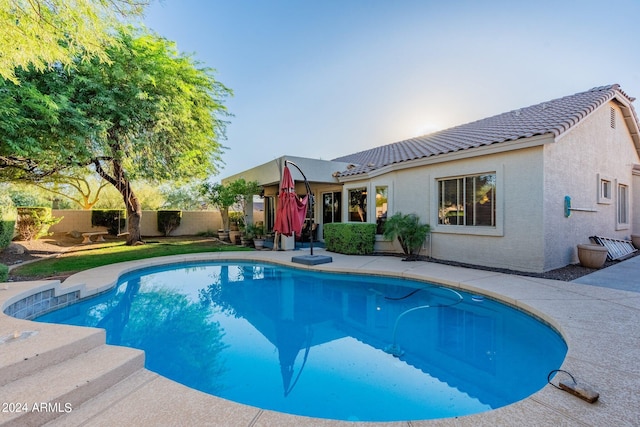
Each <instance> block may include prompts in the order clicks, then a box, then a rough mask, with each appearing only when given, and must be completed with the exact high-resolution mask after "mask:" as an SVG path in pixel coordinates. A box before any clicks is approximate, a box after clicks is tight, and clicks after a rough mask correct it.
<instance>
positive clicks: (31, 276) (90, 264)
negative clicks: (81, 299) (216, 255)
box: [10, 239, 251, 280]
mask: <svg viewBox="0 0 640 427" xmlns="http://www.w3.org/2000/svg"><path fill="white" fill-rule="evenodd" d="M247 250H251V249H249V248H243V247H239V246H234V245H225V244H222V243H219V242H216V241H212V240H188V239H184V240H182V239H172V240H166V241H159V242H157V243H147V244H146V245H140V246H126V245H125V244H124V243H123V242H112V243H105V244H104V245H101V246H100V247H99V248H95V249H82V250H77V251H71V252H67V253H65V254H63V255H60V256H58V257H56V258H49V259H45V260H42V261H38V262H34V263H31V264H26V265H24V266H21V267H18V268H16V269H14V270H12V271H11V273H10V277H12V278H18V279H19V280H37V279H42V278H46V277H54V276H68V275H70V274H73V273H77V272H79V271H82V270H87V269H89V268H94V267H100V266H103V265H108V264H114V263H117V262H124V261H132V260H138V259H144V258H153V257H158V256H166V255H181V254H192V253H197V252H223V251H247Z"/></svg>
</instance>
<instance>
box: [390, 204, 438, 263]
mask: <svg viewBox="0 0 640 427" xmlns="http://www.w3.org/2000/svg"><path fill="white" fill-rule="evenodd" d="M430 230H431V226H430V225H429V224H423V223H421V222H420V218H419V217H418V215H416V214H406V215H404V214H403V213H402V212H397V213H395V214H394V215H393V216H391V217H390V218H388V219H387V221H386V222H385V224H384V234H383V235H384V238H385V239H388V240H393V239H395V238H397V239H398V242H399V243H400V246H401V247H402V251H403V252H404V254H405V255H406V256H407V257H406V258H405V260H406V261H414V260H417V259H418V252H420V247H421V246H422V243H423V242H424V240H425V238H426V237H427V234H428V233H429V231H430Z"/></svg>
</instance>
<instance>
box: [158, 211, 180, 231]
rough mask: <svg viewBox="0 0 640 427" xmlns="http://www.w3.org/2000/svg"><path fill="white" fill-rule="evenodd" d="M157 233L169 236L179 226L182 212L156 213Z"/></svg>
mask: <svg viewBox="0 0 640 427" xmlns="http://www.w3.org/2000/svg"><path fill="white" fill-rule="evenodd" d="M157 218H158V231H160V232H161V233H163V234H164V236H165V237H167V236H169V235H170V234H171V232H172V231H173V230H175V229H176V228H178V227H179V226H180V221H181V220H182V211H158V216H157Z"/></svg>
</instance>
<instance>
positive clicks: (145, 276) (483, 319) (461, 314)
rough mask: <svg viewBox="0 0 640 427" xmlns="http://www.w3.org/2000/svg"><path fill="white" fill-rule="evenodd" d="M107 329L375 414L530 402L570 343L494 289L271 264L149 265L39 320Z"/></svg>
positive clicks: (254, 398)
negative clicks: (491, 294) (492, 294)
mask: <svg viewBox="0 0 640 427" xmlns="http://www.w3.org/2000/svg"><path fill="white" fill-rule="evenodd" d="M37 320H38V321H42V322H53V323H66V324H72V325H82V326H94V327H101V328H105V329H106V331H107V342H108V343H110V344H116V345H124V346H129V347H135V348H140V349H143V350H144V351H145V352H146V367H147V368H148V369H150V370H152V371H155V372H157V373H159V374H161V375H164V376H166V377H168V378H171V379H173V380H175V381H178V382H180V383H182V384H185V385H187V386H189V387H192V388H195V389H198V390H201V391H204V392H206V393H210V394H212V395H215V396H220V397H223V398H226V399H230V400H233V401H236V402H241V403H245V404H249V405H253V406H256V407H260V408H264V409H270V410H276V411H280V412H286V413H291V414H298V415H306V416H312V417H319V418H331V419H339V420H363V421H393V420H417V419H433V418H444V417H453V416H462V415H468V414H473V413H477V412H482V411H486V410H489V409H493V408H498V407H501V406H504V405H507V404H509V403H512V402H515V401H518V400H521V399H523V398H525V397H527V396H529V395H531V394H532V393H534V392H536V391H537V390H539V389H541V388H542V387H543V386H544V385H545V384H546V382H547V374H548V373H549V372H550V371H551V370H553V369H558V368H559V367H560V365H561V364H562V361H563V359H564V357H565V354H566V351H567V347H566V344H565V343H564V341H563V340H562V338H561V337H560V336H559V335H558V334H557V333H556V332H555V331H554V330H552V329H551V328H549V327H548V326H546V325H544V324H542V323H541V322H539V321H537V320H536V319H534V318H532V317H530V316H528V315H526V314H524V313H523V312H521V311H518V310H516V309H513V308H511V307H509V306H506V305H504V304H500V303H498V302H496V301H494V300H491V299H489V298H484V297H481V296H478V295H471V294H468V293H464V292H461V291H455V290H452V289H448V288H444V287H440V286H437V285H433V284H428V283H423V282H417V281H408V280H403V279H392V278H387V277H375V276H363V275H346V274H333V273H320V272H311V271H308V270H299V269H293V268H285V267H281V266H274V265H270V264H251V263H242V262H241V263H238V262H230V263H227V262H225V263H220V262H216V263H196V264H178V265H169V266H164V267H159V268H153V269H145V270H140V271H138V272H134V273H131V274H127V275H125V276H123V277H122V278H121V280H120V281H119V283H118V285H117V286H116V287H115V288H114V290H113V291H111V292H108V293H106V294H102V295H100V296H98V297H95V298H91V299H88V300H85V301H82V302H79V303H77V304H74V305H72V306H69V307H67V308H64V309H61V310H57V311H55V312H51V313H49V314H46V315H44V316H41V317H40V318H38V319H37Z"/></svg>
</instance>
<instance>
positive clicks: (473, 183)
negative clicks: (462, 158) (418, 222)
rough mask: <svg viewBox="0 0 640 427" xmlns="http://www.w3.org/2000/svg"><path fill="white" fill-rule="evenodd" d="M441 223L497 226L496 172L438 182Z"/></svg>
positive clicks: (439, 220) (439, 219)
mask: <svg viewBox="0 0 640 427" xmlns="http://www.w3.org/2000/svg"><path fill="white" fill-rule="evenodd" d="M438 224H441V225H464V226H486V227H495V225H496V175H495V173H490V174H482V175H469V176H464V177H460V178H448V179H441V180H438Z"/></svg>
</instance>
